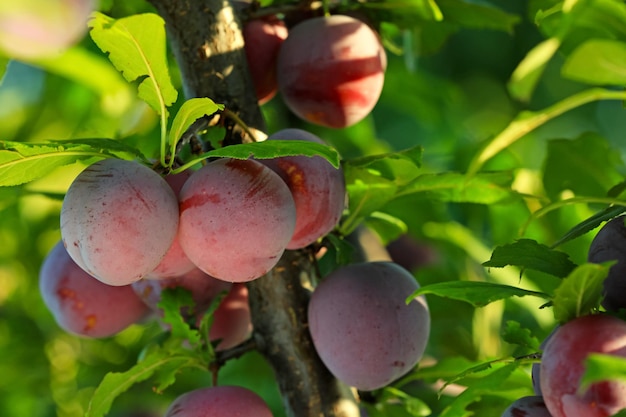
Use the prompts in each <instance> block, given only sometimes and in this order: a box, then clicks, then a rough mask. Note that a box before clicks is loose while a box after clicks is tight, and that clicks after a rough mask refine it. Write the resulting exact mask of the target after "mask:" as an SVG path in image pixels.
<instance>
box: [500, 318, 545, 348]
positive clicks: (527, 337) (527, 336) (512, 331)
mask: <svg viewBox="0 0 626 417" xmlns="http://www.w3.org/2000/svg"><path fill="white" fill-rule="evenodd" d="M502 340H504V341H505V342H507V343H510V344H513V345H518V346H522V347H524V348H527V349H528V350H531V351H535V352H536V351H538V350H539V344H540V343H539V340H538V339H537V338H536V337H535V336H533V335H532V333H531V332H530V330H529V329H527V328H525V327H522V325H521V324H520V323H519V322H517V321H513V320H508V321H507V322H506V323H505V325H504V330H503V332H502Z"/></svg>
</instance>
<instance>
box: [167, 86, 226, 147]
mask: <svg viewBox="0 0 626 417" xmlns="http://www.w3.org/2000/svg"><path fill="white" fill-rule="evenodd" d="M223 108H224V106H222V105H218V104H215V103H214V102H213V100H211V99H210V98H206V97H202V98H192V99H189V100H187V101H185V102H184V103H183V105H182V106H181V107H180V109H179V110H178V113H176V116H174V121H173V122H172V127H171V128H170V135H169V143H170V148H171V152H172V153H174V152H175V150H176V144H177V143H178V141H179V140H180V138H181V137H182V135H183V133H184V132H185V131H186V130H187V129H188V128H189V127H190V126H191V125H192V124H193V123H194V122H195V121H196V120H198V119H199V118H201V117H203V116H208V115H211V114H213V113H215V112H216V111H218V110H220V109H223Z"/></svg>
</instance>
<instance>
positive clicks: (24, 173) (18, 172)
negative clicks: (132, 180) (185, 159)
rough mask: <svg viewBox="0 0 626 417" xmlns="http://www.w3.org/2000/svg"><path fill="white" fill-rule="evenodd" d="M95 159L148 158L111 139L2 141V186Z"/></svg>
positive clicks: (0, 179)
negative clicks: (32, 141)
mask: <svg viewBox="0 0 626 417" xmlns="http://www.w3.org/2000/svg"><path fill="white" fill-rule="evenodd" d="M92 158H96V159H104V158H121V159H128V160H132V159H136V158H139V159H141V160H144V161H145V158H144V157H143V156H142V155H141V154H140V153H139V152H138V151H137V150H136V149H135V148H132V147H130V146H127V145H125V144H123V143H122V142H119V141H116V140H112V139H76V140H68V141H58V142H46V143H25V142H10V141H0V186H12V185H20V184H24V183H27V182H30V181H33V180H36V179H38V178H41V177H43V176H45V175H47V174H49V173H51V172H52V171H53V170H54V169H56V168H59V167H62V166H65V165H71V164H73V163H75V162H77V161H85V160H89V159H92Z"/></svg>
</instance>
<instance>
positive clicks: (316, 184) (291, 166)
mask: <svg viewBox="0 0 626 417" xmlns="http://www.w3.org/2000/svg"><path fill="white" fill-rule="evenodd" d="M268 140H304V141H309V142H315V143H322V144H323V143H324V142H323V141H322V140H321V139H320V138H318V137H317V136H315V135H314V134H312V133H309V132H307V131H304V130H301V129H284V130H281V131H278V132H276V133H274V134H272V135H270V136H269V137H268ZM261 162H262V163H264V164H265V165H267V166H268V167H270V168H271V169H272V170H273V171H274V172H276V173H277V174H278V175H280V177H281V178H282V179H283V180H284V181H285V183H286V184H287V186H288V187H289V190H291V195H292V196H293V199H294V202H295V204H296V226H295V231H294V233H293V236H292V237H291V240H290V241H289V243H288V244H287V249H300V248H303V247H305V246H307V245H309V244H311V243H313V242H315V241H316V240H317V239H319V238H320V237H323V236H325V235H326V234H327V233H328V232H330V231H331V230H332V229H333V228H334V227H335V226H336V225H337V223H338V222H339V219H340V218H341V215H342V213H343V210H344V207H345V200H346V185H345V181H344V178H343V171H342V170H341V169H337V168H335V167H333V166H332V165H331V164H330V163H329V162H328V161H327V160H326V159H324V158H322V157H320V156H315V157H312V158H310V157H307V156H286V157H282V158H275V159H264V160H262V161H261Z"/></svg>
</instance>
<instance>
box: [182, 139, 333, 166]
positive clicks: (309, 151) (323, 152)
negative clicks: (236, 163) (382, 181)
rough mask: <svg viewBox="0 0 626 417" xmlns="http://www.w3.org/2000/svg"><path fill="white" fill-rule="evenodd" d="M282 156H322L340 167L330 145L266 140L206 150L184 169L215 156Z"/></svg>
mask: <svg viewBox="0 0 626 417" xmlns="http://www.w3.org/2000/svg"><path fill="white" fill-rule="evenodd" d="M281 156H310V157H313V156H320V157H322V158H324V159H326V160H327V161H328V162H330V163H331V165H333V166H334V167H336V168H338V167H339V154H338V153H337V151H336V150H335V149H333V148H331V147H330V146H326V145H322V144H320V143H315V142H308V141H304V140H266V141H263V142H255V143H243V144H239V145H230V146H224V147H223V148H219V149H214V150H212V151H209V152H205V153H204V154H202V155H201V156H199V157H198V158H196V159H194V160H193V161H191V162H188V163H187V164H186V165H185V166H184V167H182V169H186V168H188V167H189V166H193V165H195V164H197V163H199V162H201V161H203V160H205V159H208V158H213V157H220V158H234V159H249V158H255V159H273V158H278V157H281Z"/></svg>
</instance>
